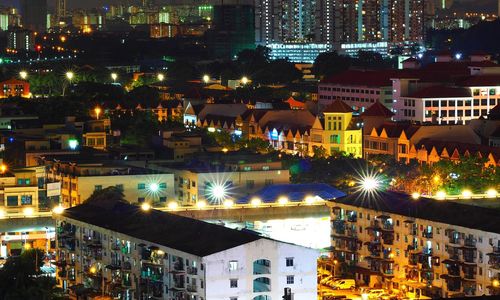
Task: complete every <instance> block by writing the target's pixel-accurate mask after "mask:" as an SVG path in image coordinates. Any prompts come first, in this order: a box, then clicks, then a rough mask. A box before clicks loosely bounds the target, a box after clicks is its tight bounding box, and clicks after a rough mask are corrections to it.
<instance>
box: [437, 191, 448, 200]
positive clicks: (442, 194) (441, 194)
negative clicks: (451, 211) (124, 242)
mask: <svg viewBox="0 0 500 300" xmlns="http://www.w3.org/2000/svg"><path fill="white" fill-rule="evenodd" d="M436 198H437V199H438V200H444V199H445V198H446V193H445V192H444V191H439V192H437V193H436Z"/></svg>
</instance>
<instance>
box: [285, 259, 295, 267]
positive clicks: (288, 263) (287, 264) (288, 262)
mask: <svg viewBox="0 0 500 300" xmlns="http://www.w3.org/2000/svg"><path fill="white" fill-rule="evenodd" d="M286 266H287V267H293V257H287V258H286Z"/></svg>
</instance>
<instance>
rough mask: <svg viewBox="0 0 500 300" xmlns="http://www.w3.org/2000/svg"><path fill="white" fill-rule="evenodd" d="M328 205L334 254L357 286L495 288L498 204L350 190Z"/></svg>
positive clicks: (449, 290)
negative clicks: (473, 203)
mask: <svg viewBox="0 0 500 300" xmlns="http://www.w3.org/2000/svg"><path fill="white" fill-rule="evenodd" d="M328 206H329V207H330V208H331V221H332V253H333V257H334V258H335V259H336V260H337V261H339V262H340V263H339V265H338V268H339V270H342V269H343V270H348V271H347V272H349V273H352V274H353V275H354V276H355V278H356V280H357V283H358V284H359V285H364V284H366V285H369V286H383V287H386V288H389V289H397V290H399V291H407V292H410V291H413V297H415V291H416V293H422V294H427V295H429V296H432V297H437V298H439V297H453V296H458V297H461V296H462V297H463V296H481V295H494V294H498V292H499V288H498V284H495V283H494V282H495V281H496V282H498V280H499V279H500V273H499V269H498V264H499V262H500V251H499V249H500V227H499V224H498V222H497V219H498V213H497V211H496V210H494V209H488V208H482V207H478V206H472V205H466V204H459V203H454V202H449V201H440V200H434V199H428V198H422V197H421V198H419V199H414V198H413V197H412V196H410V195H405V194H399V193H395V192H375V193H355V194H352V195H349V196H347V197H343V198H337V199H335V200H332V201H329V203H328ZM407 295H409V294H407Z"/></svg>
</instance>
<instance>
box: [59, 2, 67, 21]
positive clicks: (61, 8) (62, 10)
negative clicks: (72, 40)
mask: <svg viewBox="0 0 500 300" xmlns="http://www.w3.org/2000/svg"><path fill="white" fill-rule="evenodd" d="M66 4H67V3H66V0H56V17H57V20H58V21H59V22H60V21H62V20H64V18H66V13H67V11H68V10H67V6H66Z"/></svg>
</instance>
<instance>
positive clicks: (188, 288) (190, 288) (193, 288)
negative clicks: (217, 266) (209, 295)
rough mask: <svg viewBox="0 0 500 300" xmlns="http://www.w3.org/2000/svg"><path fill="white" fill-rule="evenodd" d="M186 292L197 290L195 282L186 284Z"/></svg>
mask: <svg viewBox="0 0 500 300" xmlns="http://www.w3.org/2000/svg"><path fill="white" fill-rule="evenodd" d="M186 289H187V290H188V292H192V293H196V292H197V291H198V287H197V286H196V285H195V284H188V285H187V286H186Z"/></svg>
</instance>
